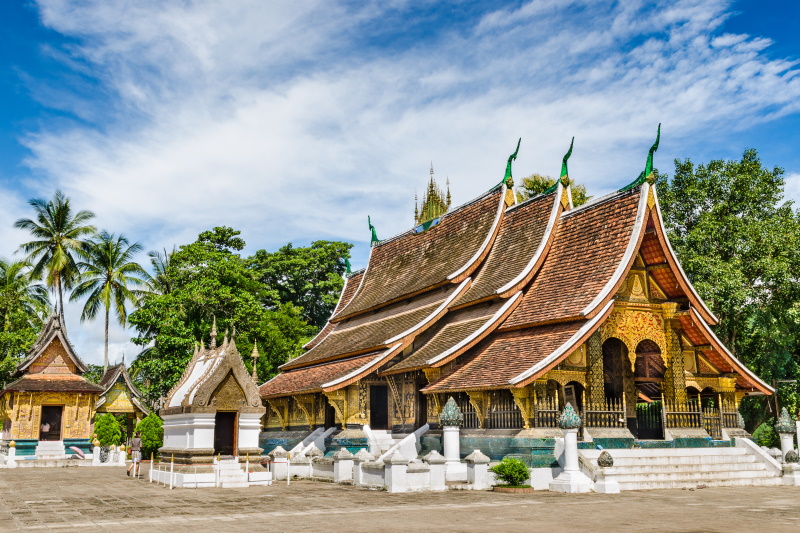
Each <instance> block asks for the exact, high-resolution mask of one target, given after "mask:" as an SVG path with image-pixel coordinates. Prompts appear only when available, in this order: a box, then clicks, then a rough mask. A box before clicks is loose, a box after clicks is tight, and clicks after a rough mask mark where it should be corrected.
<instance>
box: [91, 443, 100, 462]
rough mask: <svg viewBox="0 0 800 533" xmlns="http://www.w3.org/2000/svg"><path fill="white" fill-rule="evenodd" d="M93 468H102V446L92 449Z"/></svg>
mask: <svg viewBox="0 0 800 533" xmlns="http://www.w3.org/2000/svg"><path fill="white" fill-rule="evenodd" d="M92 466H100V446H97V445H95V447H94V448H93V449H92Z"/></svg>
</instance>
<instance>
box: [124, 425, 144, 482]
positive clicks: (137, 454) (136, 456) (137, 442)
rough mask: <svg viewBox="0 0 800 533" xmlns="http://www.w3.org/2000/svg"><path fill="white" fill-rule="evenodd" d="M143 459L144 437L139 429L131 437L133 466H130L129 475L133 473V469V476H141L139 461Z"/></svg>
mask: <svg viewBox="0 0 800 533" xmlns="http://www.w3.org/2000/svg"><path fill="white" fill-rule="evenodd" d="M141 460H142V437H141V435H140V434H139V432H138V431H137V432H136V433H135V434H134V436H133V438H132V439H131V466H129V467H128V471H127V472H126V474H127V475H129V476H130V475H131V470H133V477H139V463H140V462H141Z"/></svg>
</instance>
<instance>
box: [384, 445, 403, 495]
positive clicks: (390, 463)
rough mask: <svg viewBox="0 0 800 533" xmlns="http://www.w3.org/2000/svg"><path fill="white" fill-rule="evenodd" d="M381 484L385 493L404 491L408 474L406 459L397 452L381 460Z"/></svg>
mask: <svg viewBox="0 0 800 533" xmlns="http://www.w3.org/2000/svg"><path fill="white" fill-rule="evenodd" d="M383 464H384V465H385V466H384V470H383V472H384V478H383V484H384V487H386V491H387V492H405V491H406V486H407V484H406V473H407V472H408V459H406V458H405V457H403V456H402V454H401V453H400V452H398V451H395V452H394V453H393V454H392V455H390V456H389V457H387V458H386V459H384V460H383Z"/></svg>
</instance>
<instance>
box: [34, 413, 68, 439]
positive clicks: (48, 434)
mask: <svg viewBox="0 0 800 533" xmlns="http://www.w3.org/2000/svg"><path fill="white" fill-rule="evenodd" d="M63 412H64V406H63V405H43V406H42V415H41V419H40V420H41V421H42V422H41V424H40V425H39V440H61V418H62V416H61V415H62V414H63Z"/></svg>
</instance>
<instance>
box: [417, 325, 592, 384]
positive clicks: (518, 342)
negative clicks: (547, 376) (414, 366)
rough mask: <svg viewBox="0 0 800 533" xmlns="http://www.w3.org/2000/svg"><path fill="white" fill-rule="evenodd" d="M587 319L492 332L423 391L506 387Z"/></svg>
mask: <svg viewBox="0 0 800 533" xmlns="http://www.w3.org/2000/svg"><path fill="white" fill-rule="evenodd" d="M586 322H587V321H586V320H579V321H575V322H568V323H562V324H551V325H546V326H539V327H536V328H530V329H522V330H514V331H507V332H503V333H495V334H494V335H492V336H491V337H490V338H489V339H487V340H486V341H484V342H482V343H481V344H480V345H478V346H477V347H476V348H474V349H473V350H470V352H468V353H467V354H466V357H467V362H466V363H465V364H463V365H461V366H458V367H456V368H455V369H454V370H453V372H451V373H450V374H448V375H446V376H443V377H442V378H440V379H439V380H438V381H435V382H434V383H432V384H431V385H428V386H427V387H425V388H424V389H423V390H424V391H425V392H447V391H455V390H475V389H497V388H510V387H511V384H509V380H511V379H512V378H514V377H516V376H518V375H519V374H521V373H522V372H525V371H526V370H528V369H530V368H531V367H533V366H534V365H535V364H536V363H539V362H540V361H542V360H543V359H544V358H545V357H547V356H548V355H550V354H552V353H553V352H554V351H555V350H556V349H557V348H559V347H560V346H561V345H562V344H564V343H565V342H567V341H568V340H569V339H570V337H572V336H573V335H574V334H575V333H576V332H577V331H578V330H579V329H580V328H581V326H583V325H584V324H585V323H586Z"/></svg>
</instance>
